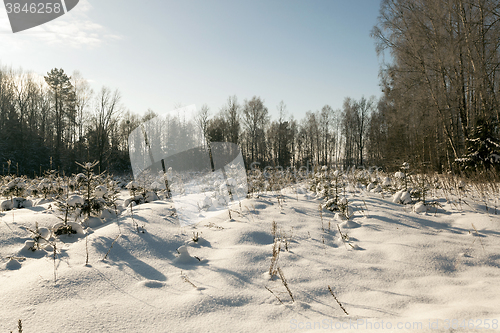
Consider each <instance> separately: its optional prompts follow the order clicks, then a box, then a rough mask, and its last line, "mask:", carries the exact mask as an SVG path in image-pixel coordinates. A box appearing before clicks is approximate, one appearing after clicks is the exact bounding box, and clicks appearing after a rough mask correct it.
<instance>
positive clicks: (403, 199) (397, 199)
mask: <svg viewBox="0 0 500 333" xmlns="http://www.w3.org/2000/svg"><path fill="white" fill-rule="evenodd" d="M411 201H412V199H411V195H410V193H408V192H407V191H403V190H401V191H398V192H396V193H394V196H393V197H392V202H394V203H399V204H403V205H406V204H409V203H411Z"/></svg>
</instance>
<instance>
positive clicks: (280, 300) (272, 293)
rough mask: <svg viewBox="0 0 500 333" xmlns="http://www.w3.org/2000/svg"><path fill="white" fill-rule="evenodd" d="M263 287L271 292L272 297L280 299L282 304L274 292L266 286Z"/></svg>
mask: <svg viewBox="0 0 500 333" xmlns="http://www.w3.org/2000/svg"><path fill="white" fill-rule="evenodd" d="M265 288H266V289H267V290H269V292H270V293H271V294H273V295H274V297H276V298H277V299H278V301H280V303H281V304H283V301H281V299H280V298H279V297H278V295H276V294H275V293H274V292H273V291H272V290H271V289H269V288H268V287H265Z"/></svg>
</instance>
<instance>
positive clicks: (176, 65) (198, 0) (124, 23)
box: [0, 0, 381, 119]
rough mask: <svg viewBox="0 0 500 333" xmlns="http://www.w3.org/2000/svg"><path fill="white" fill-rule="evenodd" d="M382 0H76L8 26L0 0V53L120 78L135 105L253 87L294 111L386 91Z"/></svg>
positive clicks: (213, 100) (19, 63)
mask: <svg viewBox="0 0 500 333" xmlns="http://www.w3.org/2000/svg"><path fill="white" fill-rule="evenodd" d="M379 6H380V1H379V0H353V1H345V0H342V1H341V0H309V1H306V0H303V1H295V0H279V1H278V0H262V1H261V0H252V1H243V0H176V1H171V0H142V1H130V0H80V3H79V4H78V6H77V7H75V9H73V10H72V11H70V12H69V13H68V14H66V15H64V16H63V17H60V18H58V19H56V20H54V21H52V22H49V23H46V24H44V25H42V26H39V27H36V28H33V29H30V30H27V31H24V32H20V33H16V34H12V32H11V31H10V26H9V23H8V19H7V15H6V12H5V9H4V8H2V7H0V39H1V40H2V42H1V44H0V45H2V47H1V48H0V64H1V65H3V66H12V67H13V68H19V67H23V69H25V70H33V71H34V72H36V73H38V74H40V75H44V74H45V73H47V72H48V71H50V70H51V69H52V68H54V67H57V68H63V69H64V70H65V71H66V72H67V73H68V74H71V73H72V72H73V71H74V70H78V71H80V72H81V74H82V75H83V77H85V78H86V79H88V80H89V81H90V82H91V84H92V87H93V88H94V90H98V89H100V87H102V86H103V85H105V86H108V87H110V88H112V89H119V91H120V92H121V94H122V102H123V104H124V105H125V106H126V107H127V108H128V109H130V110H131V111H132V112H135V113H140V114H141V113H144V112H145V111H146V110H147V109H148V108H151V109H153V110H154V111H155V112H158V113H163V112H167V111H170V110H172V109H173V108H174V107H175V106H178V105H190V104H196V106H197V107H198V108H200V107H201V105H202V104H205V103H206V104H207V105H208V106H209V107H210V109H211V113H212V114H215V113H217V112H218V111H219V109H220V107H221V106H223V104H224V103H225V102H226V100H227V98H228V97H229V96H230V95H236V96H237V97H238V99H239V101H240V103H242V102H243V100H244V99H250V98H252V96H254V95H256V96H260V97H261V98H262V99H264V100H265V105H266V106H267V107H268V109H269V111H270V112H271V114H272V115H273V118H276V115H277V112H276V106H277V105H278V103H279V102H280V101H281V100H283V101H284V102H285V104H286V105H287V109H288V112H289V114H291V115H293V116H294V117H295V118H296V119H301V118H303V117H304V114H305V113H306V112H307V111H309V110H311V111H315V110H319V109H321V107H323V106H324V105H325V104H329V105H330V106H332V107H333V108H334V109H338V108H341V107H342V102H343V100H344V98H345V97H347V96H349V97H352V98H356V99H359V98H360V97H361V96H363V95H364V96H366V97H369V96H371V95H375V96H376V97H379V96H380V95H381V92H380V87H379V85H378V84H379V79H378V72H379V59H378V58H377V56H376V53H375V45H374V40H373V39H371V38H370V36H369V34H370V30H371V29H372V27H373V26H374V25H375V24H376V22H377V16H378V13H379Z"/></svg>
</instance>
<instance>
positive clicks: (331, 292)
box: [328, 286, 349, 315]
mask: <svg viewBox="0 0 500 333" xmlns="http://www.w3.org/2000/svg"><path fill="white" fill-rule="evenodd" d="M328 290H330V294H332V296H333V298H334V299H335V301H337V304H338V305H339V306H340V308H341V309H342V311H344V313H345V314H346V315H349V314H348V313H347V311H346V310H345V308H344V306H342V304H341V303H340V302H339V300H338V299H337V297H335V295H334V294H333V291H332V288H330V286H328Z"/></svg>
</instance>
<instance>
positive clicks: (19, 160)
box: [0, 68, 377, 176]
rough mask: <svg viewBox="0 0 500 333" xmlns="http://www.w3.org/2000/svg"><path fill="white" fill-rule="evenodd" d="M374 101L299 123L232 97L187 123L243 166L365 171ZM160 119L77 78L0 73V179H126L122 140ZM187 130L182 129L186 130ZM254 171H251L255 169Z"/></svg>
mask: <svg viewBox="0 0 500 333" xmlns="http://www.w3.org/2000/svg"><path fill="white" fill-rule="evenodd" d="M376 108H377V101H376V100H375V98H373V97H372V98H369V99H366V98H364V97H362V98H361V99H360V100H354V99H351V98H346V99H345V101H344V105H343V109H341V110H334V109H333V108H332V107H330V106H329V105H325V106H324V107H323V108H322V109H321V110H317V111H315V112H311V111H308V112H306V113H305V117H304V118H303V119H301V120H296V119H294V118H293V116H289V114H288V112H287V108H286V105H285V103H284V102H281V103H280V104H279V105H278V106H277V114H278V119H275V120H272V119H271V116H270V112H269V109H268V107H267V106H266V105H265V101H264V100H263V99H262V98H260V97H257V96H254V97H253V98H251V99H249V100H246V99H245V100H243V101H242V102H239V101H238V98H237V97H236V96H230V97H229V98H228V99H227V102H226V103H225V104H224V105H222V106H221V107H220V108H219V110H215V111H212V110H210V109H209V107H208V106H207V105H203V106H201V108H199V110H198V112H197V114H196V115H195V119H192V121H193V122H194V123H195V124H196V125H197V126H198V127H199V129H200V130H201V131H202V132H203V133H204V134H205V137H206V138H207V139H208V141H209V142H233V143H236V144H238V145H239V146H240V147H241V150H242V153H243V157H244V160H245V163H246V165H247V167H249V166H250V165H251V164H252V163H253V162H258V163H259V167H261V168H263V167H265V166H268V165H271V166H282V167H283V168H286V167H296V168H299V167H300V166H306V165H309V167H310V168H311V167H312V166H313V165H324V164H329V165H335V166H337V167H347V166H351V165H363V164H365V163H366V162H367V161H366V160H365V159H366V158H368V157H369V156H370V154H367V153H366V152H367V150H368V148H369V139H368V133H369V130H368V129H369V124H370V119H371V118H370V117H371V116H370V115H371V114H372V113H374V110H375V109H376ZM156 116H158V115H157V114H156V113H155V112H153V111H152V110H148V111H147V112H146V113H145V114H143V115H139V114H136V113H133V112H130V111H129V110H127V109H126V108H125V107H124V105H123V104H122V103H121V95H120V92H119V91H118V90H112V89H110V88H107V87H103V88H101V89H100V90H99V91H95V92H94V91H93V90H92V89H91V88H90V85H89V84H88V82H87V81H86V80H85V79H84V78H83V77H82V76H81V74H80V73H79V72H75V73H73V74H72V75H71V76H69V75H67V74H66V73H65V72H64V70H63V69H57V68H54V69H52V70H50V71H49V72H47V74H46V75H45V76H44V77H40V76H39V75H36V74H34V73H32V72H29V71H23V70H13V69H9V68H2V69H0V163H2V173H3V174H6V173H10V174H13V173H17V174H25V175H29V176H37V175H40V173H42V174H43V172H44V171H46V170H51V169H53V170H58V171H59V172H61V173H62V172H64V173H66V174H71V173H75V172H77V171H78V170H77V167H78V166H77V164H76V163H75V161H78V162H82V161H98V162H99V166H100V168H101V170H108V171H110V172H112V173H125V172H130V170H131V169H130V159H129V155H128V151H129V147H128V138H129V135H130V133H132V131H133V130H134V129H136V128H138V127H139V126H140V125H141V124H143V123H145V122H147V121H148V120H150V119H152V118H154V117H156ZM186 126H187V124H186ZM254 165H255V164H254Z"/></svg>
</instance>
